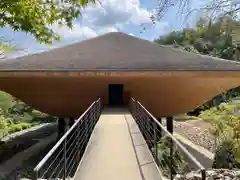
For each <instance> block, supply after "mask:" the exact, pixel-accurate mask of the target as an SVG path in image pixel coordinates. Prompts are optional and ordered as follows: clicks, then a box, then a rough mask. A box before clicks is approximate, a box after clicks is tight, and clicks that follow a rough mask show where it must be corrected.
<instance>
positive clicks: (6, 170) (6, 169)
mask: <svg viewBox="0 0 240 180" xmlns="http://www.w3.org/2000/svg"><path fill="white" fill-rule="evenodd" d="M56 136H57V134H56V133H54V134H52V135H51V136H49V137H48V138H47V139H46V138H42V139H40V140H39V142H38V143H37V144H35V145H33V146H31V147H29V148H27V149H25V150H24V151H22V152H20V153H17V154H16V155H14V156H13V157H12V158H11V159H9V160H7V161H6V162H4V163H3V164H1V166H0V177H4V176H7V175H9V174H10V173H11V172H12V171H14V170H16V169H17V168H19V167H21V166H22V165H23V163H24V161H26V160H28V159H29V158H31V157H32V156H34V155H36V154H37V153H38V152H39V151H41V150H42V149H44V148H45V147H46V146H47V145H49V144H50V143H51V142H53V141H54V140H55V139H56Z"/></svg>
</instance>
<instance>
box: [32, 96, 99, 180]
mask: <svg viewBox="0 0 240 180" xmlns="http://www.w3.org/2000/svg"><path fill="white" fill-rule="evenodd" d="M101 110H102V99H101V98H99V99H98V100H97V101H94V102H93V103H92V104H91V105H90V106H89V108H88V109H87V110H86V111H85V112H84V113H83V114H82V115H81V116H80V117H79V118H78V119H77V120H76V122H75V123H74V124H73V125H72V127H71V128H70V129H69V130H68V131H67V132H66V133H65V134H64V135H63V136H62V137H61V139H60V140H59V141H58V142H57V143H56V144H55V145H54V147H53V148H52V149H51V150H50V151H49V152H48V153H47V155H46V156H45V157H44V158H43V159H42V160H41V161H40V162H39V163H38V165H37V166H36V167H35V168H34V174H35V177H34V179H35V180H37V179H49V180H50V179H62V180H66V179H70V178H71V177H73V176H74V174H75V171H76V169H77V166H78V164H79V162H80V160H81V158H82V155H83V153H84V151H85V148H86V146H87V143H88V140H89V138H90V136H91V133H92V131H93V129H94V126H95V124H96V123H97V121H98V119H99V117H100V114H101Z"/></svg>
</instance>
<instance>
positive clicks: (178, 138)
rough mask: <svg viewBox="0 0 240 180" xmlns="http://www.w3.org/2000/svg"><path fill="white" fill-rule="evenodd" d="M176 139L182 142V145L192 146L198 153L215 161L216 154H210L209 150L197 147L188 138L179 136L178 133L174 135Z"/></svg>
mask: <svg viewBox="0 0 240 180" xmlns="http://www.w3.org/2000/svg"><path fill="white" fill-rule="evenodd" d="M173 135H174V137H176V139H177V140H180V141H181V142H182V143H184V144H186V145H188V146H190V147H191V148H193V149H194V150H196V151H198V152H199V153H201V154H202V155H203V156H205V157H207V158H209V159H211V160H213V159H214V154H213V153H212V152H210V151H209V150H207V149H206V148H204V147H202V146H199V145H196V144H194V143H193V142H192V141H190V140H189V139H187V138H186V137H184V136H182V135H180V134H178V133H173Z"/></svg>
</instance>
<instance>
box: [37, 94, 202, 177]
mask: <svg viewBox="0 0 240 180" xmlns="http://www.w3.org/2000/svg"><path fill="white" fill-rule="evenodd" d="M172 122H173V121H172V119H171V118H168V120H167V127H165V126H163V125H162V124H161V123H160V121H159V119H156V118H155V117H154V116H153V115H152V114H151V113H149V111H148V110H147V109H146V108H145V107H144V106H143V105H142V104H141V103H140V102H138V101H137V100H135V99H133V98H131V100H130V102H129V105H128V106H127V107H107V106H106V107H104V103H103V102H102V99H101V98H99V99H98V100H96V101H94V102H93V103H92V104H91V106H90V107H89V108H88V109H87V110H86V111H85V112H84V113H83V114H82V115H81V116H80V117H79V118H78V119H77V120H75V122H74V124H73V125H72V126H71V128H70V129H68V130H67V131H66V132H65V134H64V135H63V136H62V137H61V138H60V139H59V140H58V142H57V143H56V144H55V146H54V147H53V148H52V149H51V150H50V151H49V152H48V153H47V154H46V156H45V157H44V158H43V159H42V160H41V161H40V162H39V164H38V165H37V166H36V167H35V169H34V174H35V177H34V179H35V180H40V179H41V180H42V179H49V180H53V179H63V180H70V179H71V180H96V179H97V180H112V179H114V180H122V179H124V180H162V179H171V180H172V179H174V177H175V176H176V175H177V174H184V173H188V172H190V171H192V170H199V171H200V174H201V179H203V180H204V179H206V170H205V168H204V166H203V165H202V164H201V163H200V162H199V161H197V160H196V158H194V156H193V155H192V154H190V153H189V151H188V150H187V149H186V148H185V147H184V146H183V145H182V143H181V142H179V141H178V140H177V139H176V138H175V137H174V136H173V134H172ZM179 163H180V164H181V163H182V165H180V164H179Z"/></svg>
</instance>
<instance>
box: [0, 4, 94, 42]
mask: <svg viewBox="0 0 240 180" xmlns="http://www.w3.org/2000/svg"><path fill="white" fill-rule="evenodd" d="M89 3H95V0H64V1H63V0H59V1H58V0H1V1H0V27H1V28H3V27H6V26H10V27H11V28H12V29H13V30H14V31H23V32H26V33H30V34H32V35H33V36H34V37H35V38H36V40H37V41H39V42H43V43H49V44H51V43H52V42H53V41H54V40H59V39H60V37H59V35H58V34H56V33H55V32H53V30H52V25H55V24H58V25H60V26H62V25H66V26H67V27H69V28H72V26H73V21H74V20H75V19H76V18H77V17H78V16H79V15H80V14H81V8H84V7H86V6H87V5H88V4H89ZM0 43H1V44H2V41H0Z"/></svg>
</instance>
